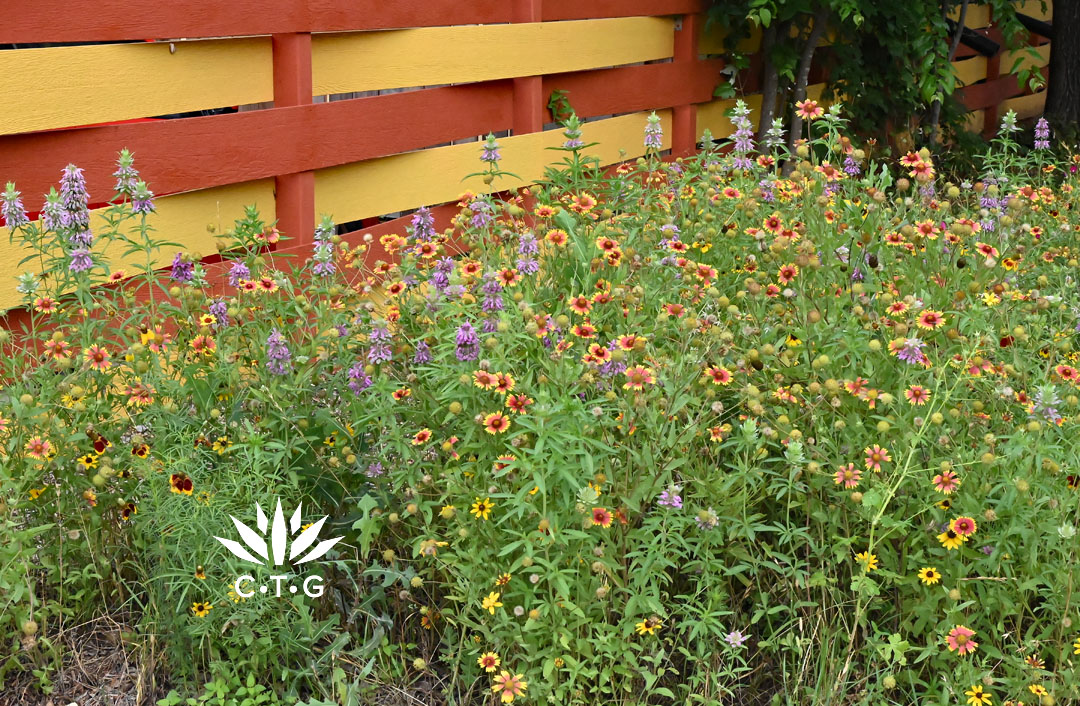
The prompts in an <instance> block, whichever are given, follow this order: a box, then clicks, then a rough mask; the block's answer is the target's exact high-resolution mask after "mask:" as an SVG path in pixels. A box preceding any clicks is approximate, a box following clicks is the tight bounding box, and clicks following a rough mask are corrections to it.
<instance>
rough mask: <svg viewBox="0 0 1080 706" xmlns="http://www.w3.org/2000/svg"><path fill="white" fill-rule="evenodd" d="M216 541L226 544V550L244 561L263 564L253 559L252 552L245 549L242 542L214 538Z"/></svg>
mask: <svg viewBox="0 0 1080 706" xmlns="http://www.w3.org/2000/svg"><path fill="white" fill-rule="evenodd" d="M214 539H216V540H217V541H219V542H221V543H222V544H224V545H225V548H226V549H228V550H229V551H230V552H232V553H233V554H235V555H236V556H238V557H240V558H241V559H243V560H244V561H250V562H251V563H252V564H262V561H261V560H259V559H256V558H255V557H253V556H252V555H251V552H249V551H248V550H247V549H245V548H244V545H243V544H240V542H234V541H233V540H231V539H225V538H224V537H214Z"/></svg>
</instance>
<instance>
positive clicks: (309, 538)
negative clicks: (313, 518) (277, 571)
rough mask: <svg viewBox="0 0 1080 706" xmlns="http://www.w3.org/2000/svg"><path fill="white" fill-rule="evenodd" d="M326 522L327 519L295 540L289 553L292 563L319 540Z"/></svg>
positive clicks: (320, 521) (312, 526)
mask: <svg viewBox="0 0 1080 706" xmlns="http://www.w3.org/2000/svg"><path fill="white" fill-rule="evenodd" d="M325 522H326V518H325V517H324V518H322V519H321V520H319V521H318V522H316V523H315V524H313V525H311V527H308V528H307V529H306V530H304V531H303V532H301V533H300V536H299V537H297V538H296V539H294V540H293V543H292V548H291V549H290V551H289V561H292V560H293V559H295V558H296V557H298V556H300V555H301V554H303V553H304V550H305V549H307V548H308V547H310V546H311V545H312V543H313V542H314V541H315V540H316V539H318V538H319V532H320V531H321V530H322V526H323V523H325Z"/></svg>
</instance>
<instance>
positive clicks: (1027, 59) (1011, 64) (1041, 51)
mask: <svg viewBox="0 0 1080 706" xmlns="http://www.w3.org/2000/svg"><path fill="white" fill-rule="evenodd" d="M1049 63H1050V45H1049V44H1043V45H1042V46H1039V47H1029V48H1023V49H1013V50H1011V51H1007V52H1005V53H1003V54H1002V55H1001V70H1002V71H1008V72H1010V73H1016V72H1018V71H1020V70H1022V69H1025V68H1032V67H1040V66H1046V65H1047V64H1049Z"/></svg>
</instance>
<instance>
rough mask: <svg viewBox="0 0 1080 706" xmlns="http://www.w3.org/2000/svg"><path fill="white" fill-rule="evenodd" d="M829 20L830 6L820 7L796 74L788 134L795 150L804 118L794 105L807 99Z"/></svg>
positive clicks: (815, 14)
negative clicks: (814, 62) (816, 59)
mask: <svg viewBox="0 0 1080 706" xmlns="http://www.w3.org/2000/svg"><path fill="white" fill-rule="evenodd" d="M828 20H829V8H827V7H819V8H818V10H817V12H815V13H814V26H813V27H812V28H811V29H810V34H809V35H808V36H807V37H806V44H804V45H803V50H802V55H801V56H800V57H799V68H798V72H797V73H796V74H795V90H794V92H793V93H792V96H791V103H792V110H791V134H789V135H788V149H789V150H790V151H795V141H796V140H798V139H799V138H800V137H802V118H801V117H800V116H799V112H798V110H797V109H796V108H795V107H794V105H795V104H796V103H801V102H802V101H804V100H806V84H807V82H808V81H809V80H810V65H811V63H812V62H813V61H814V51H815V50H816V49H817V45H818V42H820V41H821V38H822V36H824V34H825V24H826V23H827V22H828Z"/></svg>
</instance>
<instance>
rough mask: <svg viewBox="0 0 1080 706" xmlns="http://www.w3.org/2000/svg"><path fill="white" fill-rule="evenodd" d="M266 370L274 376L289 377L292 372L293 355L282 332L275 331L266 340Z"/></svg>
mask: <svg viewBox="0 0 1080 706" xmlns="http://www.w3.org/2000/svg"><path fill="white" fill-rule="evenodd" d="M266 358H267V360H266V368H267V370H269V371H270V372H271V373H273V374H274V375H288V374H289V372H291V371H292V353H290V352H289V346H288V344H287V342H286V341H285V336H283V335H281V331H278V330H277V329H274V330H273V332H272V333H271V334H270V336H269V337H268V338H267V339H266Z"/></svg>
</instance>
